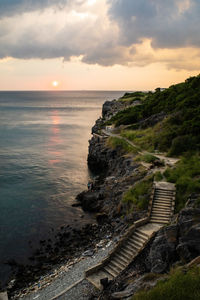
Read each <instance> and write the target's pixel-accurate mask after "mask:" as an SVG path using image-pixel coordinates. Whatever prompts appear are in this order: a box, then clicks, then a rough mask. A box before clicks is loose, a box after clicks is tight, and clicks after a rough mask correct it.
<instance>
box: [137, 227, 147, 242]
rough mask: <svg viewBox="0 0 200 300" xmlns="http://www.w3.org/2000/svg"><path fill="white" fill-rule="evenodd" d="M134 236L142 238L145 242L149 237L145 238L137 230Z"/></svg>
mask: <svg viewBox="0 0 200 300" xmlns="http://www.w3.org/2000/svg"><path fill="white" fill-rule="evenodd" d="M134 236H137V237H138V238H140V239H141V240H142V241H144V242H146V240H147V238H148V237H147V236H144V235H143V234H141V233H140V232H137V231H136V230H135V232H134Z"/></svg>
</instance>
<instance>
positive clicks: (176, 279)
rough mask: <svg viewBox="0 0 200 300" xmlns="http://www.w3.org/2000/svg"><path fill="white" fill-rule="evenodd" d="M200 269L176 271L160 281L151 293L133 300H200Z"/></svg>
mask: <svg viewBox="0 0 200 300" xmlns="http://www.w3.org/2000/svg"><path fill="white" fill-rule="evenodd" d="M199 282H200V268H199V267H195V268H192V269H190V270H188V271H187V272H185V271H184V270H183V269H178V268H177V269H175V270H174V271H173V273H172V274H171V276H170V277H169V278H168V279H167V280H162V281H159V282H158V283H157V284H156V286H155V287H154V288H152V289H151V290H149V291H141V292H139V293H137V294H136V295H135V296H134V297H133V298H132V300H197V299H200V284H199Z"/></svg>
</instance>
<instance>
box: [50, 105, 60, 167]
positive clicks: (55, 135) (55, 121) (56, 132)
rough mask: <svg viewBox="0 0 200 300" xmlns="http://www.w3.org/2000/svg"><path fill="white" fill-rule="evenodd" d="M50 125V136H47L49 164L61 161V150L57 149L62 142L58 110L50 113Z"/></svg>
mask: <svg viewBox="0 0 200 300" xmlns="http://www.w3.org/2000/svg"><path fill="white" fill-rule="evenodd" d="M51 120H52V127H51V129H50V130H51V136H50V138H49V144H48V146H49V149H48V150H49V156H50V157H51V159H49V161H48V163H49V165H56V164H58V163H60V162H61V157H62V151H60V150H59V148H58V145H61V144H62V143H63V140H62V139H61V137H60V128H59V125H60V121H61V120H60V116H59V112H58V110H53V111H52V115H51Z"/></svg>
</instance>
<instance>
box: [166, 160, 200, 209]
mask: <svg viewBox="0 0 200 300" xmlns="http://www.w3.org/2000/svg"><path fill="white" fill-rule="evenodd" d="M164 176H165V177H166V179H167V180H168V181H170V182H173V183H175V184H176V189H177V194H176V211H179V210H180V209H182V208H183V207H184V205H185V203H186V201H187V199H188V197H189V195H190V194H191V193H199V192H200V157H199V155H198V154H195V155H191V154H188V155H186V156H185V157H183V158H182V159H181V160H180V161H179V162H178V163H177V166H176V168H173V169H170V168H168V169H167V170H166V171H165V172H164Z"/></svg>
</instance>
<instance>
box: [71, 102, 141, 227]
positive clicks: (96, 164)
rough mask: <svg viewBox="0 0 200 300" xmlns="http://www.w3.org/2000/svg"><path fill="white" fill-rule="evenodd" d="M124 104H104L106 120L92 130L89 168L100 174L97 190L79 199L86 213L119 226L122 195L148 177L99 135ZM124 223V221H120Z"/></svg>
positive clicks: (130, 157)
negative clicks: (107, 121)
mask: <svg viewBox="0 0 200 300" xmlns="http://www.w3.org/2000/svg"><path fill="white" fill-rule="evenodd" d="M122 107H123V105H122V104H120V103H119V104H118V102H116V101H115V100H114V101H107V102H105V104H104V105H103V109H102V117H103V118H100V119H98V120H97V121H96V124H95V125H94V127H93V128H92V133H93V137H92V138H91V140H90V141H89V151H88V166H89V168H90V170H91V171H92V172H93V174H94V175H96V177H95V179H94V181H93V189H92V190H89V191H84V192H82V193H80V194H79V195H78V196H77V200H78V201H80V203H81V206H82V208H83V209H84V210H87V211H90V212H96V213H98V216H97V220H98V221H100V219H101V216H102V219H104V221H105V219H107V221H109V222H112V223H113V224H114V223H115V222H118V223H119V217H120V216H122V215H123V210H122V207H121V199H122V195H123V193H124V192H125V191H127V190H128V189H129V187H130V186H132V185H133V184H134V183H135V182H136V181H137V180H139V179H141V178H142V177H143V176H144V174H142V173H141V172H140V170H139V166H140V165H139V164H138V163H136V162H134V160H133V157H132V156H127V155H124V154H123V153H122V151H121V149H120V148H116V149H112V148H110V147H108V146H107V137H103V136H100V135H99V134H98V133H99V131H100V130H101V128H102V124H103V123H104V122H105V120H108V119H109V117H110V116H111V115H113V114H115V113H116V112H117V111H118V110H119V109H122ZM144 213H145V212H135V214H132V215H131V216H128V217H127V218H126V219H129V218H130V219H131V220H132V219H134V220H136V219H138V218H140V217H141V216H142V215H144ZM120 223H121V221H120Z"/></svg>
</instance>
